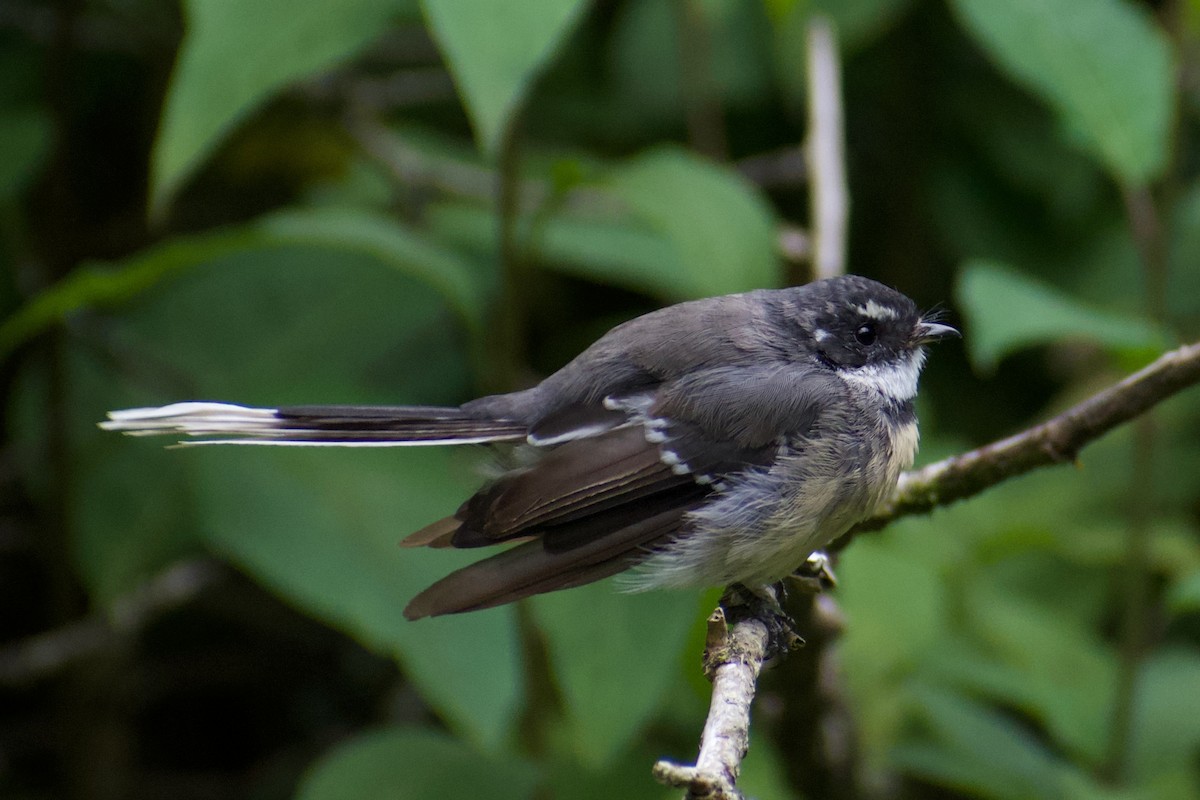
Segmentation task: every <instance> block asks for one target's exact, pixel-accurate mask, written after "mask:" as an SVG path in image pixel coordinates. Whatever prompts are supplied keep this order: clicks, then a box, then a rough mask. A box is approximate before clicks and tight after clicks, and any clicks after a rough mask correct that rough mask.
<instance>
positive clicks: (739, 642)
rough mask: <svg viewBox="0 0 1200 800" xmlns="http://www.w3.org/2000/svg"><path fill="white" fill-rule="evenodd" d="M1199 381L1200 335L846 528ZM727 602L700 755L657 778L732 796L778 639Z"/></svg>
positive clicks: (1004, 474) (1004, 466)
mask: <svg viewBox="0 0 1200 800" xmlns="http://www.w3.org/2000/svg"><path fill="white" fill-rule="evenodd" d="M1197 383H1200V342H1197V343H1194V344H1190V345H1187V346H1185V347H1181V348H1179V349H1177V350H1172V351H1171V352H1169V353H1166V354H1165V355H1163V356H1162V357H1160V358H1159V359H1158V360H1156V361H1155V362H1154V363H1153V364H1151V365H1150V366H1148V367H1146V368H1145V369H1142V370H1140V371H1138V372H1136V373H1134V374H1133V375H1130V376H1129V377H1128V378H1126V379H1125V380H1123V381H1121V382H1120V383H1117V384H1115V385H1113V386H1111V387H1109V388H1108V389H1105V390H1104V391H1102V392H1100V393H1098V394H1096V395H1093V396H1092V397H1090V398H1088V399H1087V400H1084V401H1083V402H1082V403H1079V404H1078V405H1076V406H1074V407H1072V408H1070V409H1068V410H1067V411H1064V412H1063V413H1061V414H1059V415H1058V416H1056V417H1054V418H1053V419H1050V420H1048V421H1047V422H1044V423H1042V424H1040V425H1035V426H1034V427H1032V428H1029V429H1028V430H1026V431H1023V432H1021V433H1018V434H1016V435H1015V436H1010V437H1008V438H1007V439H1001V440H1000V441H997V442H993V443H991V444H988V445H984V446H983V447H980V448H977V449H975V450H971V451H969V452H966V453H963V454H962V455H958V456H953V457H951V458H947V459H944V460H942V461H938V462H937V463H934V464H930V465H928V466H926V467H924V468H922V469H919V470H915V471H913V472H907V473H905V474H904V475H903V476H901V478H900V482H899V484H898V485H897V487H896V491H895V492H894V493H893V495H892V498H891V500H890V501H889V502H888V503H887V504H886V506H885V507H884V508H883V509H882V510H881V511H880V512H879V513H877V514H876V515H875V516H874V517H872V518H871V519H868V520H866V521H865V522H863V523H861V524H859V525H858V526H856V527H855V528H854V529H853V530H851V531H850V532H849V533H847V534H846V535H845V536H843V537H842V538H841V539H840V540H839V541H838V542H837V543H835V545H834V546H835V547H839V546H844V545H845V544H847V543H848V542H849V540H850V538H851V537H853V536H854V535H855V534H857V533H861V532H864V531H872V530H878V529H880V528H882V527H884V526H885V525H887V524H888V523H890V522H892V521H893V520H896V519H899V518H900V517H905V516H908V515H911V514H924V513H928V512H929V511H932V510H933V509H934V508H936V507H938V506H943V505H949V504H950V503H953V502H956V501H958V500H963V499H965V498H968V497H972V496H974V495H977V494H979V493H980V492H982V491H984V490H985V489H989V488H991V487H992V486H995V485H997V484H999V483H1002V482H1003V481H1006V480H1008V479H1010V478H1015V477H1017V476H1019V475H1023V474H1025V473H1026V472H1029V471H1031V470H1034V469H1037V468H1038V467H1045V466H1050V465H1052V464H1060V463H1064V462H1069V461H1073V460H1074V459H1075V457H1076V455H1077V454H1078V453H1079V451H1080V450H1082V449H1083V448H1084V447H1085V446H1086V445H1088V444H1090V443H1091V442H1093V441H1095V440H1096V439H1098V438H1100V437H1101V436H1103V435H1104V434H1106V433H1108V432H1109V431H1111V430H1113V429H1114V428H1116V427H1117V426H1119V425H1121V424H1123V423H1125V422H1129V421H1130V420H1132V419H1134V418H1135V417H1138V416H1139V415H1141V414H1144V413H1145V412H1146V411H1148V410H1149V409H1150V408H1152V407H1153V406H1155V405H1157V404H1158V403H1161V402H1162V401H1163V400H1166V399H1167V398H1169V397H1171V396H1173V395H1175V394H1177V393H1179V392H1181V391H1183V390H1184V389H1187V388H1189V387H1191V386H1194V385H1195V384H1197ZM724 628H725V617H724V613H723V612H722V611H721V609H718V610H717V613H716V614H714V616H713V617H711V618H710V619H709V643H708V646H707V647H706V649H705V664H706V670H707V668H708V665H709V664H710V657H709V654H710V653H711V652H713V647H714V645H713V643H714V641H717V642H719V641H721V639H722V638H723V637H725V636H727V638H728V646H727V647H726V648H725V649H724V650H723V652H725V653H726V657H724V658H722V659H720V663H719V665H717V667H716V669H715V671H714V672H713V673H712V674H713V694H712V703H711V705H710V707H709V715H708V721H707V723H706V724H705V726H704V734H703V736H702V739H701V748H700V757H699V758H698V759H697V761H696V765H695V766H694V767H692V766H686V767H685V766H679V765H676V764H671V763H669V762H663V761H660V762H658V763H657V764H656V765H655V766H654V775H655V777H656V778H658V779H659V780H661V781H663V782H665V783H669V784H671V785H674V786H680V787H684V788H687V789H688V793H689V794H688V797H689V798H713V800H734V799H735V798H740V797H741V795H740V794H739V793H738V791H737V788H736V780H737V775H738V772H739V770H740V767H741V759H742V757H744V756H745V754H746V751H747V749H748V747H749V739H748V738H747V737H748V731H749V724H750V702H751V701H752V700H753V699H754V693H755V691H756V683H755V682H756V681H757V679H758V674H759V672H760V671H761V669H762V665H763V661H764V660H765V658H766V654H767V653H768V652H769V651H770V646H771V642H770V641H769V639H770V636H769V633H768V624H767V621H765V620H764V619H760V618H756V617H750V618H749V619H745V620H743V621H741V622H738V623H737V624H736V625H733V626H730V628H729V630H728V633H727V634H725V633H723V630H724Z"/></svg>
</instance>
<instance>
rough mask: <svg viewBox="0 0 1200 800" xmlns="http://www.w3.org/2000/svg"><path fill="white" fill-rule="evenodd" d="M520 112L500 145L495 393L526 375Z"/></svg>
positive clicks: (491, 387) (490, 379)
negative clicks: (498, 302) (501, 282)
mask: <svg viewBox="0 0 1200 800" xmlns="http://www.w3.org/2000/svg"><path fill="white" fill-rule="evenodd" d="M520 129H521V119H520V112H517V114H516V115H514V117H513V119H512V121H511V122H510V123H509V125H508V128H507V130H506V131H505V134H504V140H503V141H502V142H501V144H500V155H499V165H498V166H499V170H498V177H497V182H496V213H497V216H498V217H499V225H500V238H499V242H498V255H499V259H500V273H501V280H502V281H503V286H502V288H501V297H500V307H499V309H497V322H498V331H497V336H496V337H495V339H494V341H493V343H492V348H493V349H492V359H491V368H490V370H489V372H490V374H489V375H487V376H485V382H486V383H487V384H488V386H487V388H488V390H490V391H493V392H501V391H512V390H513V389H515V388H517V387H518V385H519V384H520V383H521V378H522V373H523V371H524V363H525V355H526V341H525V324H526V313H527V311H528V309H527V307H526V293H525V288H526V286H527V281H528V277H529V276H528V265H527V264H526V263H525V260H524V257H523V254H522V252H521V245H520V241H519V239H520V237H519V231H518V230H517V226H518V224H519V222H520V209H521V203H520V190H521V180H520V177H521V169H520V156H521V154H520V138H521V130H520Z"/></svg>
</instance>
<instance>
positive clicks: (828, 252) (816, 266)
mask: <svg viewBox="0 0 1200 800" xmlns="http://www.w3.org/2000/svg"><path fill="white" fill-rule="evenodd" d="M844 127H845V126H844V124H843V121H842V70H841V64H840V61H839V58H838V47H837V33H836V32H835V31H834V28H833V24H832V23H831V22H830V21H829V20H828V19H827V18H826V17H824V16H821V15H820V14H817V15H814V16H813V18H812V20H810V21H809V23H808V144H807V155H808V165H809V175H810V176H811V177H810V180H809V197H810V201H809V205H810V207H811V208H810V211H809V213H810V214H811V216H812V237H813V277H814V278H831V277H834V276H835V275H842V274H844V273H845V272H846V234H847V230H848V227H849V217H850V193H849V190H848V189H847V186H846V153H845V145H844V143H843V139H844V137H845V133H844V130H843V129H844Z"/></svg>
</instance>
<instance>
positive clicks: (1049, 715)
mask: <svg viewBox="0 0 1200 800" xmlns="http://www.w3.org/2000/svg"><path fill="white" fill-rule="evenodd" d="M965 592H966V597H965V600H964V605H965V610H966V612H967V613H968V615H969V616H970V618H971V619H972V630H973V632H974V633H975V635H976V636H978V637H979V638H980V639H981V640H982V641H983V642H984V643H985V645H986V653H985V654H984V655H983V657H984V658H991V659H993V660H995V661H997V662H998V663H999V664H1003V665H1005V666H1007V667H1008V668H1009V669H1010V670H1013V671H1015V672H1016V673H1017V674H1019V675H1020V676H1022V682H1023V685H1021V686H1020V687H1013V686H1011V685H1004V684H1002V683H999V682H991V683H990V685H989V686H987V687H984V686H983V685H977V688H988V689H991V690H992V691H999V692H1005V691H1006V690H1009V689H1012V690H1014V693H1013V694H1000V695H999V696H1000V698H1001V699H1003V700H1006V701H1008V702H1009V703H1011V704H1013V705H1016V706H1017V707H1019V708H1020V709H1021V710H1022V711H1024V712H1026V713H1027V714H1029V715H1030V716H1031V717H1033V718H1034V719H1037V720H1039V721H1041V722H1042V723H1043V725H1045V727H1046V728H1047V729H1048V731H1049V733H1050V735H1052V736H1053V737H1054V738H1055V739H1056V740H1057V741H1058V742H1060V743H1061V744H1062V745H1064V746H1065V747H1067V748H1069V749H1070V750H1071V751H1072V752H1074V753H1076V754H1077V755H1080V756H1082V757H1084V758H1086V759H1091V760H1092V761H1093V763H1098V762H1099V761H1100V760H1101V759H1102V758H1103V752H1104V747H1105V745H1106V741H1107V736H1106V733H1105V732H1106V729H1107V721H1108V718H1109V702H1110V698H1111V697H1112V693H1113V689H1114V687H1115V685H1116V680H1115V678H1116V659H1115V658H1114V656H1113V654H1112V652H1111V651H1109V650H1107V649H1106V648H1104V647H1103V646H1102V645H1101V644H1100V643H1099V642H1098V641H1096V640H1095V638H1094V637H1093V636H1092V635H1091V634H1090V632H1089V631H1088V630H1087V629H1086V628H1085V627H1084V626H1083V625H1081V624H1080V621H1079V620H1077V619H1073V618H1072V617H1071V616H1070V615H1069V614H1067V613H1064V611H1063V609H1061V608H1057V607H1053V606H1047V605H1045V604H1042V603H1038V602H1035V601H1034V600H1032V599H1027V598H1024V597H1022V596H1021V595H1020V594H1018V593H1017V592H1015V591H1013V587H1012V586H1010V585H1007V584H1001V583H1000V582H998V581H996V580H989V579H987V578H985V577H984V576H977V577H976V578H975V580H973V581H971V583H970V585H969V586H967V588H966V590H965ZM996 677H998V676H996ZM961 678H962V679H963V680H970V677H969V676H961Z"/></svg>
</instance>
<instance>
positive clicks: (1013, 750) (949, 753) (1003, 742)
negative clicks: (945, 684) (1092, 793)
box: [891, 686, 1070, 800]
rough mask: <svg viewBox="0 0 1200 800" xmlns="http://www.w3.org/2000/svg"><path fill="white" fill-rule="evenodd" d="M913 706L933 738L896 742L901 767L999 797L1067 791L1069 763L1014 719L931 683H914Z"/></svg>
mask: <svg viewBox="0 0 1200 800" xmlns="http://www.w3.org/2000/svg"><path fill="white" fill-rule="evenodd" d="M913 711H914V714H915V715H916V716H917V717H918V718H919V719H920V721H921V722H922V723H924V725H925V726H926V727H927V728H928V729H929V731H930V733H931V734H932V738H933V742H928V743H922V742H913V743H911V744H906V745H902V746H900V747H898V748H896V750H894V751H893V752H892V754H891V760H892V762H893V763H894V764H896V765H897V766H899V767H900V768H901V769H902V770H904V771H906V772H910V773H913V774H916V775H920V776H922V777H924V778H926V779H927V780H931V781H934V782H936V783H941V784H944V785H946V786H950V787H954V788H958V789H968V790H971V791H972V793H973V794H977V795H978V796H981V797H991V798H997V799H998V800H1030V799H1031V798H1046V800H1059V799H1060V798H1062V797H1065V796H1066V794H1065V793H1064V790H1065V787H1066V785H1067V784H1066V781H1067V780H1068V778H1067V774H1066V773H1067V772H1068V771H1069V770H1070V768H1069V766H1068V765H1067V763H1066V762H1060V761H1057V760H1056V759H1055V758H1054V756H1053V755H1052V754H1051V753H1050V752H1049V751H1048V750H1046V749H1045V748H1044V747H1043V746H1042V745H1041V744H1039V743H1038V742H1037V741H1036V740H1035V739H1034V738H1033V737H1032V736H1031V735H1030V734H1029V733H1028V732H1026V731H1025V730H1023V729H1022V728H1021V726H1020V725H1018V724H1017V723H1016V722H1014V721H1013V720H1011V719H1008V718H1007V717H1004V716H1003V715H1001V714H999V713H998V712H996V711H993V710H991V709H988V708H986V707H984V706H982V705H980V704H977V703H974V702H972V701H970V700H968V699H967V698H965V697H962V696H960V695H956V694H953V693H951V692H947V691H944V690H941V689H936V688H934V687H932V686H920V687H917V690H916V691H915V692H914V693H913ZM934 742H936V744H934Z"/></svg>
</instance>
